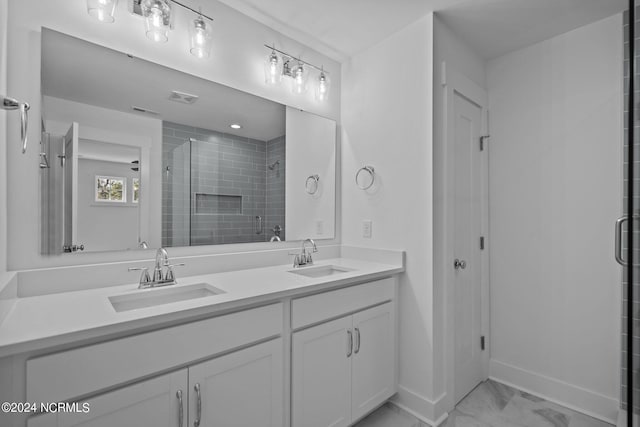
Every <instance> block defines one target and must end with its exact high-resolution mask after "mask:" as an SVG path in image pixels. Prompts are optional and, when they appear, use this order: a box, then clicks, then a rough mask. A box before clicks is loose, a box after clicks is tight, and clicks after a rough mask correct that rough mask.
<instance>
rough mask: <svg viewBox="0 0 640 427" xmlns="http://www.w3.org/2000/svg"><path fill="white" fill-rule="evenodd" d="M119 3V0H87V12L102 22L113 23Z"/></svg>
mask: <svg viewBox="0 0 640 427" xmlns="http://www.w3.org/2000/svg"><path fill="white" fill-rule="evenodd" d="M117 4H118V0H87V12H88V13H89V15H91V16H93V17H94V18H96V19H97V20H98V21H100V22H107V23H111V22H114V21H115V18H114V13H115V10H116V5H117Z"/></svg>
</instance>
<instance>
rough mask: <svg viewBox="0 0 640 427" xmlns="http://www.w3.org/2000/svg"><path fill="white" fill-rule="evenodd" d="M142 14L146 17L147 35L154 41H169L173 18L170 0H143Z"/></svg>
mask: <svg viewBox="0 0 640 427" xmlns="http://www.w3.org/2000/svg"><path fill="white" fill-rule="evenodd" d="M142 14H143V15H144V18H145V26H146V29H147V31H146V34H147V37H148V38H149V39H151V40H153V41H154V42H160V43H164V42H166V41H168V40H169V26H170V25H169V24H170V18H171V6H170V5H169V2H168V0H143V2H142Z"/></svg>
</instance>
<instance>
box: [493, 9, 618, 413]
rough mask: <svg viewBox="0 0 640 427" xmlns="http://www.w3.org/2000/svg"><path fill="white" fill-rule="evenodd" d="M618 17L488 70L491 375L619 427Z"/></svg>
mask: <svg viewBox="0 0 640 427" xmlns="http://www.w3.org/2000/svg"><path fill="white" fill-rule="evenodd" d="M622 47H623V41H622V17H621V15H616V16H613V17H610V18H607V19H605V20H602V21H599V22H596V23H594V24H591V25H588V26H585V27H582V28H579V29H576V30H574V31H571V32H569V33H567V34H564V35H561V36H558V37H555V38H553V39H551V40H548V41H545V42H542V43H539V44H536V45H534V46H531V47H529V48H526V49H522V50H520V51H517V52H513V53H511V54H508V55H505V56H503V57H501V58H498V59H495V60H492V61H490V62H489V64H488V71H487V76H488V77H487V85H488V89H489V97H490V133H491V140H490V142H489V146H490V164H491V166H490V207H491V222H490V239H491V245H490V248H491V314H492V317H491V333H492V337H493V339H492V346H491V357H492V361H491V375H492V376H494V377H495V378H497V379H500V380H503V381H507V382H510V383H512V384H515V385H516V386H519V387H521V388H523V389H529V390H531V391H534V392H537V393H540V394H543V395H546V396H548V397H550V398H552V399H556V400H559V401H562V402H564V403H567V404H569V405H572V406H575V407H577V408H579V409H581V410H584V411H586V412H591V413H593V414H595V415H597V416H599V417H601V418H605V419H609V420H611V421H614V420H615V416H616V412H617V405H618V396H619V378H620V372H619V362H620V323H621V320H620V306H621V301H622V299H621V294H620V289H621V286H620V283H621V275H620V268H619V266H618V265H617V264H616V263H615V261H614V257H613V253H614V247H613V243H614V239H613V225H614V222H615V220H616V218H617V217H618V216H619V215H620V214H621V206H622V202H621V200H622V198H621V189H622V173H621V171H622V166H621V165H622V151H621V149H622V131H621V130H622V102H623V96H622V75H623V72H622V63H623V62H622V61H623V58H622V52H623V51H622Z"/></svg>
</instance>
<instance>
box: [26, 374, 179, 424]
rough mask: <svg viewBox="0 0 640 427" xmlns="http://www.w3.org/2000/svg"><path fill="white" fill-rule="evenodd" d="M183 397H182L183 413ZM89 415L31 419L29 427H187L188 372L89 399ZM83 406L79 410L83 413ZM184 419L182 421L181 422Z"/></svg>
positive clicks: (50, 415) (76, 414)
mask: <svg viewBox="0 0 640 427" xmlns="http://www.w3.org/2000/svg"><path fill="white" fill-rule="evenodd" d="M179 394H181V395H182V405H183V407H182V410H180V400H179V397H178V396H179ZM85 402H86V403H88V404H89V406H88V411H86V412H77V413H73V412H68V413H66V412H58V413H55V414H54V413H51V414H46V415H41V416H37V417H33V418H31V419H29V421H28V423H27V426H28V427H41V426H43V427H44V426H46V427H114V426H118V427H140V426H154V427H182V426H184V427H186V426H187V407H186V405H187V370H186V369H182V370H180V371H177V372H173V373H171V374H167V375H162V376H160V377H156V378H153V379H150V380H147V381H143V382H140V383H137V384H133V385H130V386H127V387H123V388H120V389H118V390H115V391H112V392H110V393H105V394H102V395H100V396H97V397H94V398H91V399H88V400H86V401H85ZM82 403H84V402H81V403H80V405H79V408H80V409H82V408H83V406H82ZM180 416H182V418H181V419H180Z"/></svg>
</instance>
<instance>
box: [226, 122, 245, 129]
mask: <svg viewBox="0 0 640 427" xmlns="http://www.w3.org/2000/svg"><path fill="white" fill-rule="evenodd" d="M229 127H230V128H231V129H242V125H240V124H239V123H232V124H230V125H229Z"/></svg>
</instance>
